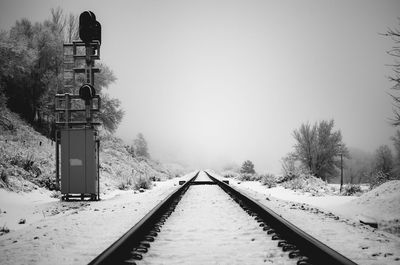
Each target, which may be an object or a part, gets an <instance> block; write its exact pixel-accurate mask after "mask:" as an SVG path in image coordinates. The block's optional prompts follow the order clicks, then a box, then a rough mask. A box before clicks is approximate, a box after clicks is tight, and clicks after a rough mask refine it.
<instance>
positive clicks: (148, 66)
mask: <svg viewBox="0 0 400 265" xmlns="http://www.w3.org/2000/svg"><path fill="white" fill-rule="evenodd" d="M39 2H40V4H37V2H36V1H21V0H17V1H2V3H1V4H0V5H1V8H0V29H1V30H9V29H10V28H11V27H12V26H13V25H14V24H15V22H16V21H17V20H20V19H22V18H28V19H29V20H31V21H32V22H40V21H44V20H45V19H47V18H49V17H50V9H51V8H57V7H58V6H60V7H61V8H62V9H63V10H64V12H65V14H69V13H70V12H72V13H73V14H75V15H79V14H80V13H81V12H82V11H85V10H91V11H93V12H94V13H95V14H96V17H97V19H98V20H99V21H101V23H102V39H103V41H102V46H101V48H102V51H101V52H102V54H101V55H102V60H101V61H102V62H104V63H105V64H106V65H107V66H109V67H110V69H112V70H113V72H114V74H115V75H116V77H117V81H116V82H115V83H113V84H111V85H110V87H109V89H108V90H107V93H108V94H110V95H111V96H112V97H114V98H118V99H119V100H121V102H122V108H123V109H124V111H125V116H124V119H123V121H122V123H121V124H120V126H119V128H118V130H117V132H116V135H117V136H119V137H121V138H122V139H123V140H124V141H125V142H126V143H127V144H131V143H132V141H133V139H134V138H136V135H137V134H138V133H139V132H141V133H143V135H144V137H145V138H146V140H147V141H148V144H149V151H150V155H151V156H152V157H154V158H156V159H159V160H161V161H164V162H176V161H178V162H181V163H185V164H187V165H188V166H191V167H192V168H193V167H198V168H220V167H222V166H224V165H226V164H236V165H237V166H240V165H241V164H242V162H243V161H244V160H247V159H249V160H251V161H253V163H254V165H255V168H256V170H257V171H258V172H259V173H265V172H271V173H279V172H280V160H281V158H282V157H283V156H285V155H286V154H287V153H288V152H291V151H292V150H293V145H294V143H295V141H294V138H293V135H292V133H293V131H294V130H295V129H298V128H299V126H300V125H301V124H302V123H307V122H309V123H310V124H314V123H315V122H318V121H321V120H331V119H334V121H335V127H334V129H335V130H341V132H342V135H343V141H344V143H345V144H346V145H347V146H348V147H354V148H358V149H361V150H365V151H366V152H369V153H373V152H374V150H375V149H376V148H377V147H378V146H380V145H383V144H388V145H389V146H390V147H392V143H391V140H390V137H391V136H393V135H394V133H395V131H396V128H394V127H393V126H391V125H390V119H391V118H393V111H392V109H393V105H392V99H391V97H390V95H389V94H388V93H391V92H392V91H391V90H390V87H391V86H392V84H391V83H390V82H389V80H388V76H390V75H392V73H393V72H392V68H391V67H390V65H391V64H393V63H394V59H393V57H391V56H390V55H388V54H387V53H386V52H387V51H388V50H390V49H391V47H392V46H394V42H393V41H392V40H391V39H390V38H387V37H384V36H382V35H380V33H385V32H386V30H387V29H388V28H392V29H393V28H399V15H398V11H399V10H400V2H399V1H387V0H386V1H352V2H347V1H339V2H328V1H302V2H297V1H284V2H282V1H279V2H278V1H175V0H174V1H114V2H112V3H110V2H107V1H85V2H79V4H77V1H68V2H67V1H60V0H57V1H50V0H43V1H39Z"/></svg>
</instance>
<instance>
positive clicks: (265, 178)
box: [260, 174, 276, 188]
mask: <svg viewBox="0 0 400 265" xmlns="http://www.w3.org/2000/svg"><path fill="white" fill-rule="evenodd" d="M260 177H261V180H260V181H261V184H262V185H265V186H267V187H268V188H272V187H275V186H276V177H275V175H274V174H265V175H260Z"/></svg>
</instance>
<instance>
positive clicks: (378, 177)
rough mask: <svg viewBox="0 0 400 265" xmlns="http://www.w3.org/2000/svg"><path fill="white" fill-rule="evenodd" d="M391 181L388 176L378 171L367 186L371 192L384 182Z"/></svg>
mask: <svg viewBox="0 0 400 265" xmlns="http://www.w3.org/2000/svg"><path fill="white" fill-rule="evenodd" d="M389 180H391V177H390V175H389V174H385V173H383V172H382V171H379V172H377V173H376V174H375V176H373V178H372V179H371V181H370V183H369V185H370V189H371V190H372V189H373V188H376V187H378V186H379V185H381V184H383V183H385V182H386V181H389Z"/></svg>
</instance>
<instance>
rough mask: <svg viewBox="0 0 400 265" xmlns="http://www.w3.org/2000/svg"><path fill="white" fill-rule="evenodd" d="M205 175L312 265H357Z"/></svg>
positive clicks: (259, 205)
mask: <svg viewBox="0 0 400 265" xmlns="http://www.w3.org/2000/svg"><path fill="white" fill-rule="evenodd" d="M205 173H206V174H207V175H208V176H209V177H210V178H211V179H212V180H213V181H215V182H216V183H217V184H218V185H219V186H220V187H221V188H222V189H223V190H225V191H226V192H228V193H229V194H232V195H233V196H234V197H236V198H238V199H239V200H241V201H242V202H244V203H245V204H246V206H247V207H249V208H251V210H252V211H253V212H255V213H256V214H257V215H258V216H259V217H261V218H262V219H264V220H265V222H266V223H268V225H269V226H270V227H272V228H273V229H274V230H275V231H276V232H277V233H278V234H279V236H281V237H282V239H285V240H286V241H288V242H290V243H292V244H294V245H295V246H296V248H297V249H299V250H300V252H301V253H302V254H304V255H306V256H307V257H308V258H309V259H310V260H309V262H310V263H311V264H329V265H356V263H354V262H353V261H351V260H350V259H348V258H346V257H345V256H343V255H342V254H340V253H338V252H337V251H335V250H333V249H332V248H330V247H328V246H327V245H325V244H324V243H322V242H321V241H319V240H317V239H316V238H314V237H312V236H311V235H309V234H307V233H306V232H304V231H303V230H301V229H300V228H298V227H297V226H295V225H293V224H292V223H290V222H289V221H287V220H286V219H284V218H283V217H281V216H279V215H278V214H277V213H275V212H274V211H272V210H271V209H269V208H268V207H266V206H265V205H263V204H261V203H259V202H258V201H256V200H255V199H253V198H251V197H250V196H248V195H245V194H243V193H242V192H241V191H239V190H238V189H236V188H234V187H232V186H230V185H228V184H227V183H224V182H223V181H220V180H219V179H217V178H215V177H213V176H212V175H211V174H209V173H208V172H205ZM306 264H309V263H306Z"/></svg>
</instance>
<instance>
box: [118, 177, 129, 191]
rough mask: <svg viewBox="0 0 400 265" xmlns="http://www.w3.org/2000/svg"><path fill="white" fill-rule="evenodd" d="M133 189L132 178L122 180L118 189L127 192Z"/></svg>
mask: <svg viewBox="0 0 400 265" xmlns="http://www.w3.org/2000/svg"><path fill="white" fill-rule="evenodd" d="M130 187H132V178H131V177H125V178H123V179H122V180H121V182H120V183H119V184H118V185H117V188H118V189H120V190H127V189H129V188H130Z"/></svg>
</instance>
